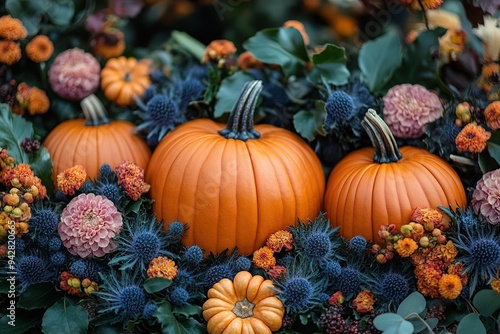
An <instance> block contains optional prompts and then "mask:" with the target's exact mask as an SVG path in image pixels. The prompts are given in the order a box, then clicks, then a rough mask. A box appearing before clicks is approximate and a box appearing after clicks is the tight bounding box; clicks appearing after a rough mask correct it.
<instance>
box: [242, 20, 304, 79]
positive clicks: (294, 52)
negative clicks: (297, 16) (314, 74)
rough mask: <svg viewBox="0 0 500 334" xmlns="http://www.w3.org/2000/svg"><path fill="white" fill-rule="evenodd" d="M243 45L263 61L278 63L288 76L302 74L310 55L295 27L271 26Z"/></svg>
mask: <svg viewBox="0 0 500 334" xmlns="http://www.w3.org/2000/svg"><path fill="white" fill-rule="evenodd" d="M243 47H244V48H245V49H246V50H248V51H250V52H251V53H252V55H253V56H254V57H255V58H257V59H258V60H260V61H262V62H263V63H267V64H278V65H280V66H281V68H282V69H283V72H284V73H285V75H286V76H287V77H289V76H292V75H297V76H301V75H302V74H303V70H304V66H305V64H306V63H307V62H308V61H309V55H308V54H307V50H306V47H305V44H304V39H303V38H302V35H301V34H300V32H299V31H298V30H297V29H295V28H293V27H289V28H285V27H280V28H269V29H264V30H261V31H259V32H257V33H256V34H255V35H254V36H252V37H250V38H249V39H248V40H246V41H245V42H244V43H243Z"/></svg>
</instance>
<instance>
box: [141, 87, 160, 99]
mask: <svg viewBox="0 0 500 334" xmlns="http://www.w3.org/2000/svg"><path fill="white" fill-rule="evenodd" d="M156 94H158V91H157V90H156V87H155V86H154V85H151V86H149V87H147V88H146V89H145V90H144V94H142V102H144V103H148V102H149V101H151V99H152V98H153V97H154V96H155V95H156Z"/></svg>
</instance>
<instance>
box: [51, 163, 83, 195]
mask: <svg viewBox="0 0 500 334" xmlns="http://www.w3.org/2000/svg"><path fill="white" fill-rule="evenodd" d="M86 179H87V172H86V171H85V168H83V166H82V165H76V166H73V167H71V168H68V169H66V170H64V171H62V172H60V173H59V174H58V175H57V188H58V189H59V190H61V192H62V193H63V194H64V195H70V196H72V195H74V194H75V191H77V190H78V189H80V188H81V187H82V186H83V184H84V183H85V180H86Z"/></svg>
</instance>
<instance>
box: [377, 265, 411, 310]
mask: <svg viewBox="0 0 500 334" xmlns="http://www.w3.org/2000/svg"><path fill="white" fill-rule="evenodd" d="M372 291H373V293H374V294H375V296H377V298H378V299H379V300H380V301H382V302H392V303H396V304H399V303H401V302H402V301H403V300H404V299H405V298H406V297H407V296H408V295H409V294H410V292H411V291H410V283H409V280H408V278H407V277H405V276H404V275H401V274H399V273H387V274H385V275H384V276H383V277H382V279H381V280H377V284H376V285H375V287H374V288H373V289H372Z"/></svg>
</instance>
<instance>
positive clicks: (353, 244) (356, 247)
mask: <svg viewBox="0 0 500 334" xmlns="http://www.w3.org/2000/svg"><path fill="white" fill-rule="evenodd" d="M349 248H350V249H351V250H352V251H353V252H354V253H358V254H359V253H362V252H364V250H365V248H366V239H365V238H364V237H363V236H361V235H356V236H354V237H352V238H351V239H350V240H349Z"/></svg>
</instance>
